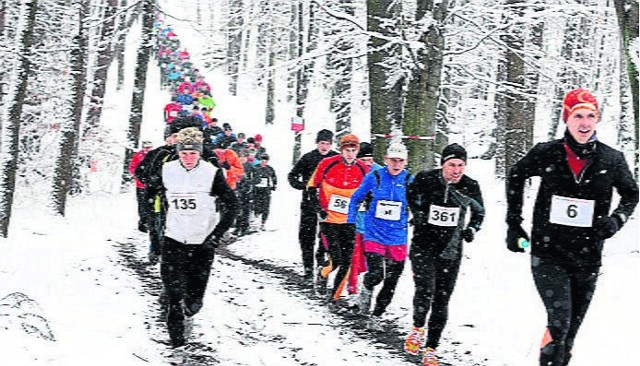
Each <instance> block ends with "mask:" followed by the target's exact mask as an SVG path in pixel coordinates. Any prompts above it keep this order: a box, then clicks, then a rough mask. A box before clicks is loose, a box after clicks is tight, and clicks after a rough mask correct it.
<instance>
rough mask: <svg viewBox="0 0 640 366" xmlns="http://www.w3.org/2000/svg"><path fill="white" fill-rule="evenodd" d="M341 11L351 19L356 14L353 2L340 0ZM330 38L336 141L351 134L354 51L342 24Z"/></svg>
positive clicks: (332, 32) (330, 65)
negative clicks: (332, 46) (332, 45)
mask: <svg viewBox="0 0 640 366" xmlns="http://www.w3.org/2000/svg"><path fill="white" fill-rule="evenodd" d="M338 4H339V5H340V6H341V11H343V12H344V13H345V14H347V15H349V16H350V17H351V16H353V14H354V13H355V10H354V8H353V7H354V3H353V1H352V0H339V1H338ZM332 28H333V29H332V30H331V31H330V34H329V35H328V36H329V37H332V38H334V39H335V46H334V48H335V51H334V52H331V53H330V54H329V56H328V68H329V70H330V74H331V75H332V77H331V78H330V80H332V82H331V85H332V87H331V100H330V103H329V109H330V110H331V114H333V115H334V116H335V121H336V122H335V123H336V139H338V140H339V139H340V138H341V137H342V136H344V135H346V134H348V133H350V132H351V80H352V79H353V72H352V71H353V59H352V56H351V55H350V54H349V53H350V51H351V50H352V49H353V46H354V45H353V40H352V38H351V36H350V35H349V33H351V32H349V31H350V29H345V25H344V24H342V23H340V24H336V25H335V26H333V27H332Z"/></svg>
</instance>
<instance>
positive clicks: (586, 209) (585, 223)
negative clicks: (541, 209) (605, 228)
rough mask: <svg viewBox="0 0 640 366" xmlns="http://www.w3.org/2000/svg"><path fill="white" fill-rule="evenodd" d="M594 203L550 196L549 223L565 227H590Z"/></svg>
mask: <svg viewBox="0 0 640 366" xmlns="http://www.w3.org/2000/svg"><path fill="white" fill-rule="evenodd" d="M594 203H595V201H593V200H585V199H580V198H572V197H562V196H555V195H554V196H552V197H551V212H550V213H549V222H550V223H552V224H559V225H565V226H576V227H591V222H592V221H593V208H594Z"/></svg>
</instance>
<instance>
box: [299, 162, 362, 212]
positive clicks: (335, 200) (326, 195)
mask: <svg viewBox="0 0 640 366" xmlns="http://www.w3.org/2000/svg"><path fill="white" fill-rule="evenodd" d="M369 169H370V168H369V167H368V166H367V165H365V164H364V163H363V162H361V161H360V160H357V159H356V160H355V161H354V162H353V163H352V164H347V163H346V162H345V160H344V158H343V157H342V155H335V156H331V157H328V158H324V159H322V160H321V161H320V163H319V164H318V167H317V168H316V171H315V172H314V173H313V176H312V177H311V179H309V186H310V187H316V188H318V200H319V201H320V206H322V209H323V210H324V211H326V212H327V214H328V216H327V218H326V219H324V222H328V223H333V224H344V223H346V222H347V213H348V211H349V200H350V199H351V196H352V195H353V192H355V191H356V189H358V187H360V184H361V183H362V180H363V179H364V176H365V175H366V174H367V173H368V172H369Z"/></svg>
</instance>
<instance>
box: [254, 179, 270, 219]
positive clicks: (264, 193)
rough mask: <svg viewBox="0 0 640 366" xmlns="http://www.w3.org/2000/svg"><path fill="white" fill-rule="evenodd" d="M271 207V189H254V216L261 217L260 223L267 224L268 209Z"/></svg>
mask: <svg viewBox="0 0 640 366" xmlns="http://www.w3.org/2000/svg"><path fill="white" fill-rule="evenodd" d="M270 205H271V188H261V187H257V188H256V198H255V208H254V210H253V211H254V212H255V213H256V215H258V216H259V217H261V219H262V223H263V224H264V223H265V222H267V218H268V217H269V207H270Z"/></svg>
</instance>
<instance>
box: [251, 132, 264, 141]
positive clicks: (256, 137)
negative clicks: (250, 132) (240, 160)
mask: <svg viewBox="0 0 640 366" xmlns="http://www.w3.org/2000/svg"><path fill="white" fill-rule="evenodd" d="M253 139H254V140H255V141H256V142H262V135H261V134H256V135H255V136H253Z"/></svg>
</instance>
